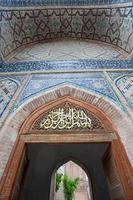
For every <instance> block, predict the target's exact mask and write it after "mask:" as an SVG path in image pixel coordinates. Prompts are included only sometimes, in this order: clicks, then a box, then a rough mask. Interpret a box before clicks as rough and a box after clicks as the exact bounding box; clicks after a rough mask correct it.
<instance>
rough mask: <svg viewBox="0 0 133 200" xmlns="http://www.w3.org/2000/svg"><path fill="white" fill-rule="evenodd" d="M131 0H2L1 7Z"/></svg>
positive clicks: (90, 3)
mask: <svg viewBox="0 0 133 200" xmlns="http://www.w3.org/2000/svg"><path fill="white" fill-rule="evenodd" d="M129 2H132V0H2V1H1V5H2V6H45V5H104V4H107V5H109V4H121V3H129Z"/></svg>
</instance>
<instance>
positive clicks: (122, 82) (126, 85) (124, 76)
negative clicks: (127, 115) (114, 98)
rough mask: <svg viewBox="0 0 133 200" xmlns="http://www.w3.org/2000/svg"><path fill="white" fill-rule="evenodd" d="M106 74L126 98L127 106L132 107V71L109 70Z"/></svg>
mask: <svg viewBox="0 0 133 200" xmlns="http://www.w3.org/2000/svg"><path fill="white" fill-rule="evenodd" d="M108 75H109V76H110V77H111V79H112V80H113V81H114V83H115V85H116V87H117V88H118V89H119V91H120V92H121V94H122V95H123V96H124V98H125V99H126V101H127V103H128V105H129V107H131V108H132V109H133V72H132V71H127V72H126V71H124V72H119V71H118V72H109V73H108Z"/></svg>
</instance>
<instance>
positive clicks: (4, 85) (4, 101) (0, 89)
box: [0, 78, 19, 118]
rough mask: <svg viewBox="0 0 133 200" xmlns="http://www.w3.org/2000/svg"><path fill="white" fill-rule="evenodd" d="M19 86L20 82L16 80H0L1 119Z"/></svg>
mask: <svg viewBox="0 0 133 200" xmlns="http://www.w3.org/2000/svg"><path fill="white" fill-rule="evenodd" d="M18 86H19V85H18V82H17V81H15V80H14V79H11V78H5V79H0V118H1V117H2V114H3V113H4V111H5V109H6V108H7V106H8V104H9V103H10V101H11V99H12V98H13V96H14V94H15V92H16V91H17V89H18Z"/></svg>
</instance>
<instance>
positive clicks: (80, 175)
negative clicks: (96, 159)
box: [52, 158, 93, 200]
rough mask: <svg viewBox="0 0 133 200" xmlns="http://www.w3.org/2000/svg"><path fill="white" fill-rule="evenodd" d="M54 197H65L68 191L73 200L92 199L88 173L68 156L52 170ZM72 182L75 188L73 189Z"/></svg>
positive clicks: (58, 198)
mask: <svg viewBox="0 0 133 200" xmlns="http://www.w3.org/2000/svg"><path fill="white" fill-rule="evenodd" d="M53 177H54V180H53V179H52V181H54V188H53V190H54V192H53V194H54V198H53V199H55V200H64V199H67V196H69V193H70V192H71V194H72V195H71V196H72V197H73V199H74V200H92V199H93V197H92V186H91V180H90V177H89V175H88V174H87V173H86V170H85V169H84V168H83V166H81V163H80V162H79V161H77V160H76V161H75V159H74V158H68V159H67V160H66V162H64V163H63V164H62V165H60V167H58V168H57V169H55V171H54V176H52V178H53ZM73 184H74V186H75V188H74V189H73V188H72V187H73Z"/></svg>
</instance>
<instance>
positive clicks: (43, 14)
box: [0, 6, 133, 59]
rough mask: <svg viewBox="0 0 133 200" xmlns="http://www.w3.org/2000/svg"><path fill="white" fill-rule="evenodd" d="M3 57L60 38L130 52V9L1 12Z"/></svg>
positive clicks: (132, 26) (132, 20)
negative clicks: (106, 45)
mask: <svg viewBox="0 0 133 200" xmlns="http://www.w3.org/2000/svg"><path fill="white" fill-rule="evenodd" d="M0 26H1V46H2V50H1V51H2V55H3V58H5V59H6V58H7V56H10V55H11V53H13V52H15V50H17V49H18V48H19V47H22V46H23V45H26V44H31V43H35V42H40V41H44V40H46V41H49V40H53V39H60V38H76V39H91V40H97V41H102V42H106V43H109V44H111V45H114V46H118V47H119V48H121V49H123V50H124V51H126V52H127V53H129V54H130V53H131V52H132V51H133V42H132V41H133V7H130V6H129V7H124V8H122V7H121V8H120V7H119V8H85V7H82V8H78V7H77V8H75V7H73V8H57V7H56V8H45V9H44V8H43V9H41V10H40V9H27V10H22V9H21V10H20V9H19V10H4V11H2V13H1V18H0Z"/></svg>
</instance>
